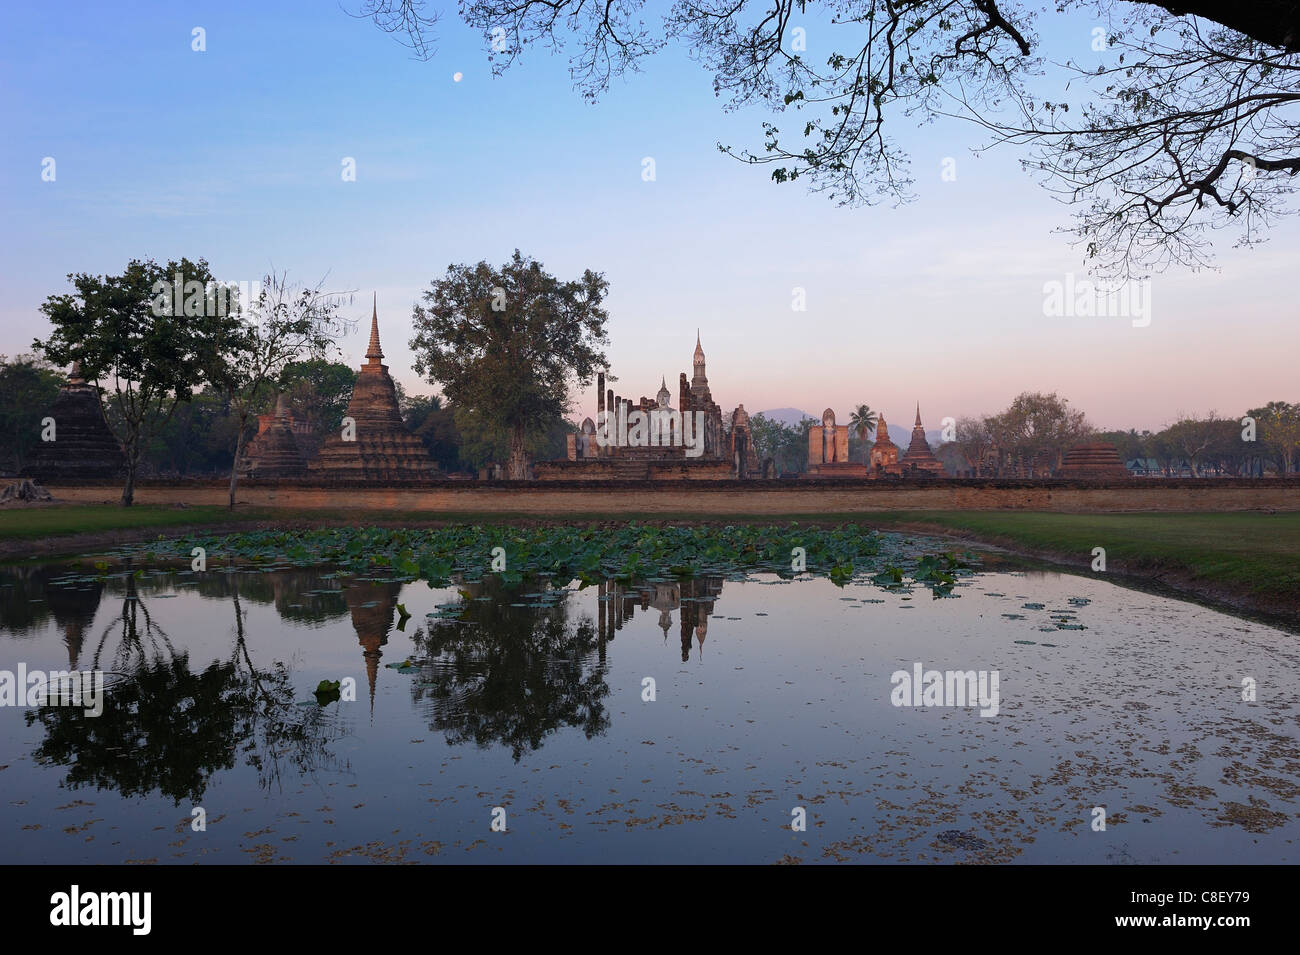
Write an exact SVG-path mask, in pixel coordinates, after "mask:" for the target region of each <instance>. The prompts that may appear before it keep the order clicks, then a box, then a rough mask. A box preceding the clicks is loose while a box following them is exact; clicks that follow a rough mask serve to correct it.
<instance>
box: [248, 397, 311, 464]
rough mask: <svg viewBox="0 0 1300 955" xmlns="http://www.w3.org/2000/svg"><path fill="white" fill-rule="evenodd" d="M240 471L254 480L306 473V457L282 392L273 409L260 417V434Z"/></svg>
mask: <svg viewBox="0 0 1300 955" xmlns="http://www.w3.org/2000/svg"><path fill="white" fill-rule="evenodd" d="M239 471H240V473H241V474H242V475H243V476H245V477H248V478H253V479H257V478H294V477H302V476H303V475H305V474H306V473H307V460H306V458H304V457H303V454H302V451H301V449H299V447H298V439H297V438H295V437H294V431H293V420H292V417H291V416H290V414H289V405H288V402H286V401H285V397H284V393H283V392H281V393H280V395H279V396H278V397H277V398H276V399H275V410H274V411H273V412H271V413H270V414H262V415H258V416H257V434H256V435H255V436H254V438H253V440H252V441H250V442H248V447H246V448H245V449H244V454H243V457H242V458H241V459H240V462H239Z"/></svg>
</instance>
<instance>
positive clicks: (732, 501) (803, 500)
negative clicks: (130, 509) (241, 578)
mask: <svg viewBox="0 0 1300 955" xmlns="http://www.w3.org/2000/svg"><path fill="white" fill-rule="evenodd" d="M49 490H50V492H51V493H52V494H53V495H54V497H55V499H56V500H58V501H65V502H68V503H78V504H89V503H116V502H117V501H118V498H119V493H120V492H119V487H118V485H116V484H115V483H109V482H99V483H92V482H82V483H78V484H77V485H75V486H73V485H59V484H51V485H49ZM228 492H229V487H228V485H227V484H226V482H224V481H194V482H170V483H169V482H158V481H143V482H141V483H140V484H138V485H137V486H136V496H135V500H136V503H138V504H142V505H150V504H153V505H169V504H189V505H199V504H224V503H225V502H226V495H227V494H228ZM238 499H239V502H240V503H241V504H245V505H249V506H263V507H284V508H307V509H324V510H331V509H338V510H339V511H340V512H344V511H346V512H355V511H384V510H398V511H427V512H429V514H430V516H431V517H433V516H437V515H439V514H456V513H494V512H495V513H511V514H530V515H565V514H597V513H599V514H650V513H662V514H698V515H701V516H704V515H737V516H762V515H764V514H773V515H778V514H807V515H818V514H845V513H864V514H867V513H871V512H873V511H910V510H935V511H945V510H953V511H960V510H971V511H987V510H1027V511H1058V512H1061V513H1107V512H1125V511H1127V512H1137V511H1211V512H1213V511H1255V510H1275V511H1300V478H1275V479H1267V478H1266V479H1260V480H1237V479H1201V480H1190V479H1186V480H1178V479H1175V480H1155V479H1132V480H1126V481H1111V482H1099V481H1057V480H1044V481H1028V480H1025V481H1007V480H1002V481H991V480H960V479H930V480H924V481H915V482H913V481H858V480H854V481H829V480H828V481H815V480H807V479H803V480H789V481H763V482H761V483H760V482H754V481H736V480H728V481H680V480H677V481H611V482H609V483H608V484H602V485H596V486H593V484H592V483H591V482H587V481H548V482H545V483H540V482H539V483H533V482H512V481H494V482H471V481H426V482H421V483H419V484H415V485H408V486H403V487H375V486H374V485H370V484H365V483H359V482H350V481H332V482H326V481H316V482H312V481H245V482H243V483H241V484H240V485H239V493H238Z"/></svg>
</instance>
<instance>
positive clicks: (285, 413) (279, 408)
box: [275, 391, 289, 418]
mask: <svg viewBox="0 0 1300 955" xmlns="http://www.w3.org/2000/svg"><path fill="white" fill-rule="evenodd" d="M275 416H276V417H277V418H287V417H289V403H288V402H287V401H285V400H284V392H283V391H282V392H280V394H279V395H277V396H276V399H275Z"/></svg>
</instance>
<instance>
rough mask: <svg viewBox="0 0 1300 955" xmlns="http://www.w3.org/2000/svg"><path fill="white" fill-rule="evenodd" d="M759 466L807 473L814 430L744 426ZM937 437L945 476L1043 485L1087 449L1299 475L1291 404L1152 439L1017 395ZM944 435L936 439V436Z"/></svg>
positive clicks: (1234, 472) (1170, 468)
mask: <svg viewBox="0 0 1300 955" xmlns="http://www.w3.org/2000/svg"><path fill="white" fill-rule="evenodd" d="M749 423H750V430H751V432H752V434H753V439H754V446H755V450H756V452H757V453H758V456H759V458H760V459H762V458H769V457H770V458H772V460H773V462H774V463H775V465H776V472H777V473H778V474H781V473H786V474H795V473H799V472H802V471H804V470H806V469H807V466H808V429H809V428H810V427H812V426H814V425H816V424H819V422H818V421H817V420H816V419H814V418H804V419H803V420H802V421H800V422H799V423H798V424H794V425H788V424H783V423H782V422H780V421H775V420H772V419H769V418H767V417H765V416H764V415H762V414H755V415H752V416H750V419H749ZM875 425H876V415H875V413H874V412H871V410H870V409H869V408H868V407H867V406H866V405H859V406H858V407H857V409H855V410H854V412H853V414H852V415H851V417H850V419H849V459H850V460H852V461H861V462H863V463H866V462H867V461H868V460H869V456H870V453H871V448H872V446H873V444H874V442H873V441H871V440H869V439H868V435H870V434H872V433H873V432H874V431H875ZM931 430H939V431H940V432H941V434H943V438H942V439H941V440H940V441H939V442H938V443H937V444H936V445H935V446H933V447H932V450H933V451H934V453H935V456H936V457H938V458H939V460H941V461H942V462H943V463H944V466H945V468H946V469H947V471H948V473H949V474H951V475H955V476H970V477H1001V478H1032V477H1050V476H1051V475H1053V474H1055V473H1056V471H1057V470H1059V468H1060V467H1061V463H1062V461H1063V460H1064V458H1065V455H1066V453H1067V452H1068V451H1069V450H1070V448H1072V447H1075V446H1076V445H1079V444H1085V443H1089V442H1108V443H1110V444H1113V445H1115V447H1116V449H1117V450H1118V451H1119V455H1120V458H1121V459H1122V460H1123V461H1124V463H1125V464H1135V465H1136V468H1135V470H1136V472H1138V473H1143V472H1145V473H1149V474H1152V475H1162V476H1166V477H1180V476H1192V477H1210V476H1232V477H1261V476H1264V475H1274V474H1276V475H1284V476H1285V475H1291V474H1296V473H1300V403H1296V404H1291V403H1288V402H1285V401H1271V402H1269V403H1268V404H1266V405H1263V406H1262V407H1258V408H1252V409H1249V410H1247V411H1244V412H1243V413H1242V414H1240V415H1238V416H1236V417H1233V418H1223V417H1220V416H1219V415H1218V414H1217V413H1215V412H1210V413H1209V414H1208V415H1206V416H1204V417H1196V416H1192V415H1182V416H1180V417H1179V419H1178V420H1177V421H1175V422H1174V423H1173V424H1171V425H1168V426H1167V427H1165V428H1163V429H1161V430H1160V431H1155V432H1153V431H1142V432H1138V431H1137V430H1136V429H1132V430H1129V431H1102V430H1099V429H1098V428H1096V427H1094V426H1093V425H1092V424H1090V423H1089V421H1088V420H1087V417H1086V415H1085V414H1084V413H1083V412H1082V411H1079V410H1077V409H1073V408H1071V407H1070V405H1069V402H1068V401H1067V400H1066V399H1064V398H1062V397H1060V396H1059V395H1056V394H1042V393H1038V392H1025V393H1023V394H1021V395H1019V396H1018V397H1017V398H1016V399H1015V400H1014V401H1012V402H1011V404H1010V405H1009V406H1008V407H1007V408H1006V409H1004V410H1003V411H1001V412H999V413H997V414H991V415H983V416H979V417H964V418H960V419H958V420H957V421H955V422H953V423H951V427H949V428H944V427H942V425H940V427H939V428H937V429H935V428H932V429H931ZM944 432H946V433H944ZM890 440H892V441H893V442H894V443H895V444H896V445H898V447H899V452H900V454H902V452H904V451H906V449H907V445H908V443H909V441H910V440H911V428H910V427H906V428H904V427H903V425H902V422H896V423H895V429H894V433H893V434H891V435H890Z"/></svg>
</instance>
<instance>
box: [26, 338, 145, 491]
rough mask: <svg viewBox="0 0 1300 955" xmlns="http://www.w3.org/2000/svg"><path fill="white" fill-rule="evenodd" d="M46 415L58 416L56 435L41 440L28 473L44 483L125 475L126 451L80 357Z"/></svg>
mask: <svg viewBox="0 0 1300 955" xmlns="http://www.w3.org/2000/svg"><path fill="white" fill-rule="evenodd" d="M45 417H47V418H51V419H53V422H54V430H53V440H51V441H45V440H42V441H41V442H40V443H39V444H37V445H36V447H35V448H34V449H33V451H32V455H31V458H30V460H29V461H28V462H27V464H26V466H25V467H24V468H23V471H22V473H23V474H24V475H25V476H28V477H31V478H34V479H35V480H37V481H39V482H41V483H55V484H59V483H62V484H73V483H76V482H77V481H81V480H85V479H89V480H103V479H111V478H116V477H119V476H120V475H121V474H122V471H123V469H124V468H125V466H126V455H124V454H123V453H122V446H121V445H120V444H118V442H117V438H115V437H114V436H113V432H112V431H110V430H109V428H108V421H107V419H106V418H105V417H104V405H103V403H102V402H101V401H100V398H99V388H97V387H96V386H95V385H94V384H92V383H91V382H88V381H86V379H85V378H84V377H83V376H82V371H81V363H80V362H74V363H73V365H72V370H71V371H70V372H69V373H68V380H67V382H66V383H65V384H64V385H63V386H62V387H60V388H59V393H58V395H57V396H56V397H55V399H54V403H53V404H52V405H50V410H49V411H47V412H46V413H45Z"/></svg>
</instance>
